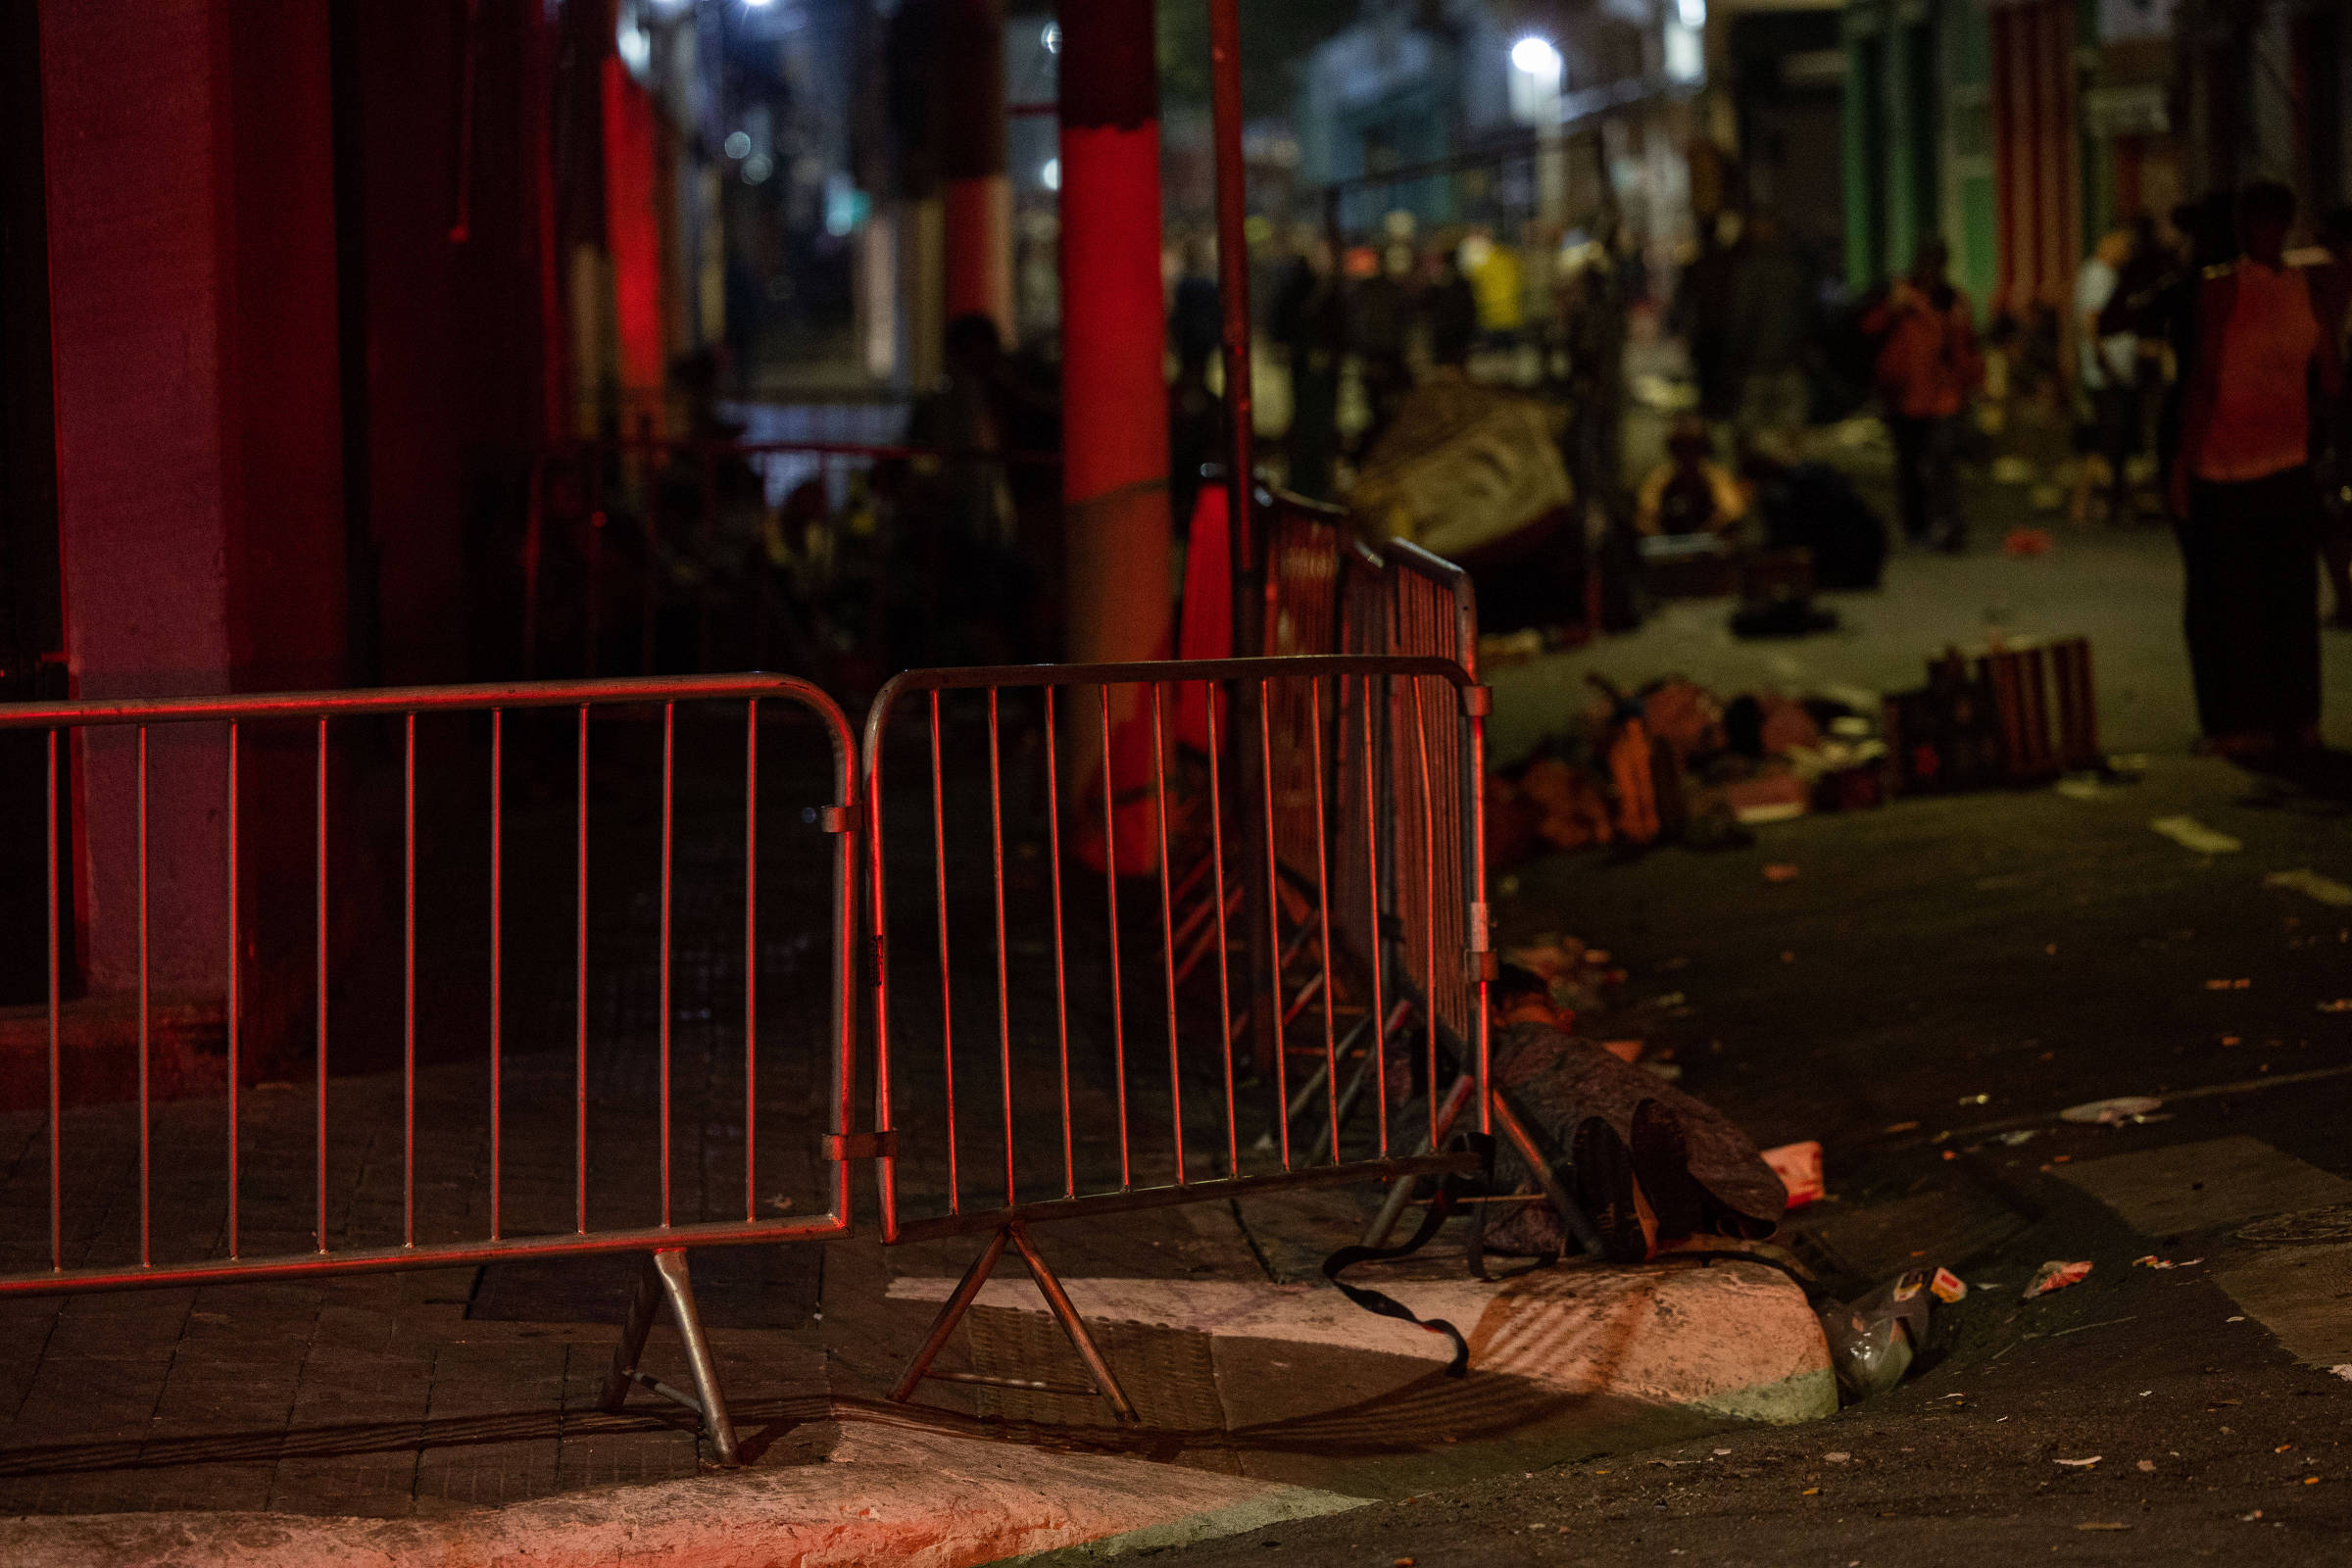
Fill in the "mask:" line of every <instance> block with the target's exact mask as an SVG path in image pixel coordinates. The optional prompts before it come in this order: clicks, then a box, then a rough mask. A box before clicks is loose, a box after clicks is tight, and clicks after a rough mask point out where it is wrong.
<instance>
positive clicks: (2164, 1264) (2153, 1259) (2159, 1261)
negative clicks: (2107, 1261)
mask: <svg viewBox="0 0 2352 1568" xmlns="http://www.w3.org/2000/svg"><path fill="white" fill-rule="evenodd" d="M2204 1261H2205V1260H2204V1259H2203V1258H2201V1257H2190V1258H2182V1259H2180V1260H2179V1261H2175V1260H2174V1259H2172V1258H2169V1257H2158V1256H2157V1255H2156V1254H2155V1253H2154V1252H2150V1253H2148V1254H2147V1256H2145V1257H2135V1258H2133V1259H2132V1260H2131V1266H2132V1267H2133V1268H2194V1267H2195V1266H2196V1265H2197V1264H2199V1263H2202V1262H2204Z"/></svg>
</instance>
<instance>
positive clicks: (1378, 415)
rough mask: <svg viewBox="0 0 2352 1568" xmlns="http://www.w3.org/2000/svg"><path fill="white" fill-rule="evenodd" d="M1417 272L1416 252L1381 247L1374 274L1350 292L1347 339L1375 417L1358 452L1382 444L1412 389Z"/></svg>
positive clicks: (1407, 247) (1401, 247)
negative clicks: (1383, 435) (1410, 358)
mask: <svg viewBox="0 0 2352 1568" xmlns="http://www.w3.org/2000/svg"><path fill="white" fill-rule="evenodd" d="M1412 271H1413V248H1412V247H1411V246H1410V245H1408V244H1405V243H1403V242H1402V241H1392V242H1391V243H1389V244H1387V245H1385V246H1383V247H1382V248H1381V250H1380V253H1379V256H1378V258H1377V260H1376V261H1375V263H1374V265H1373V267H1372V270H1371V271H1370V272H1369V274H1368V275H1366V276H1364V277H1361V278H1359V279H1357V280H1356V283H1355V286H1354V287H1353V288H1352V289H1351V290H1349V291H1348V302H1347V310H1348V341H1349V346H1350V347H1351V348H1353V349H1354V351H1355V356H1356V373H1357V374H1358V375H1359V376H1360V377H1361V378H1362V380H1363V385H1364V401H1365V402H1366V403H1367V404H1369V405H1370V407H1371V415H1372V417H1371V419H1370V421H1369V422H1368V423H1367V424H1366V425H1365V427H1364V430H1363V432H1362V433H1361V435H1360V436H1359V437H1358V438H1357V439H1358V442H1359V445H1358V450H1359V451H1361V450H1365V449H1368V448H1370V447H1371V446H1372V444H1373V443H1374V442H1376V441H1378V440H1379V439H1380V434H1381V432H1382V431H1383V430H1386V429H1387V428H1388V427H1389V425H1390V424H1391V423H1392V422H1393V421H1394V420H1395V419H1396V417H1397V405H1398V404H1400V403H1402V402H1403V401H1404V395H1405V394H1406V393H1407V392H1409V391H1411V390H1412V388H1413V372H1412V368H1411V365H1410V363H1409V362H1408V361H1407V360H1406V358H1405V349H1406V346H1407V345H1408V344H1409V343H1410V342H1411V340H1412V327H1413V295H1412V289H1411V287H1410V282H1409V280H1410V278H1411V276H1412Z"/></svg>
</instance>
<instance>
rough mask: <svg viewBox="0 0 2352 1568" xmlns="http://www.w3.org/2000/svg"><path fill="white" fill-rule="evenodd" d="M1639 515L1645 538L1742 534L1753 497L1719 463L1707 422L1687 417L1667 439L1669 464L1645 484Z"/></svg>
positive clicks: (1655, 470) (1661, 466) (1652, 473)
mask: <svg viewBox="0 0 2352 1568" xmlns="http://www.w3.org/2000/svg"><path fill="white" fill-rule="evenodd" d="M1634 517H1635V521H1636V523H1637V525H1639V526H1640V528H1641V529H1642V532H1643V533H1645V534H1701V533H1711V534H1715V535H1717V536H1718V537H1721V538H1726V539H1728V538H1730V537H1731V536H1732V535H1734V534H1736V533H1737V532H1738V531H1739V529H1740V524H1741V522H1743V521H1744V520H1745V519H1746V517H1747V496H1746V495H1745V493H1744V492H1742V491H1741V490H1740V482H1739V481H1738V480H1736V479H1734V478H1733V477H1732V475H1731V472H1730V470H1729V469H1727V468H1725V467H1724V466H1722V465H1721V464H1719V463H1717V462H1716V461H1715V443H1714V439H1713V438H1712V437H1711V436H1709V435H1708V433H1707V424H1706V421H1705V420H1704V419H1701V418H1699V417H1696V416H1695V415H1685V416H1684V417H1681V418H1679V419H1677V420H1676V421H1675V422H1674V430H1673V433H1672V434H1670V435H1669V436H1667V438H1666V461H1665V462H1664V463H1661V464H1659V465H1658V466H1656V467H1655V468H1652V469H1651V470H1650V472H1649V477H1648V478H1646V479H1644V480H1642V491H1641V494H1640V496H1639V497H1638V498H1637V499H1636V502H1635V513H1634Z"/></svg>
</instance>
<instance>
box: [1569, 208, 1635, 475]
mask: <svg viewBox="0 0 2352 1568" xmlns="http://www.w3.org/2000/svg"><path fill="white" fill-rule="evenodd" d="M1613 233H1614V225H1613V224H1611V223H1609V221H1608V220H1607V219H1605V218H1604V219H1603V232H1602V233H1601V235H1600V236H1598V237H1596V238H1594V239H1593V240H1590V241H1588V242H1587V243H1585V244H1584V245H1581V246H1579V247H1577V248H1576V252H1575V254H1574V256H1573V257H1572V258H1571V259H1570V261H1569V262H1568V264H1567V265H1566V266H1565V267H1564V268H1563V269H1562V271H1561V281H1560V307H1559V317H1560V327H1561V334H1562V339H1563V347H1564V348H1565V349H1566V351H1567V355H1568V403H1569V410H1568V428H1567V431H1566V433H1565V434H1564V435H1563V437H1562V444H1563V446H1564V447H1565V448H1566V451H1565V453H1564V456H1565V458H1566V460H1567V465H1568V476H1569V478H1570V479H1571V480H1573V481H1574V482H1575V484H1576V490H1577V494H1578V495H1579V496H1581V497H1584V498H1586V499H1588V500H1593V501H1599V502H1603V503H1606V502H1608V501H1610V500H1611V499H1612V498H1614V497H1616V496H1617V495H1618V494H1619V493H1620V492H1621V491H1622V490H1623V489H1624V487H1625V476H1624V465H1625V439H1624V430H1625V342H1626V336H1627V322H1626V298H1625V290H1624V278H1623V276H1622V274H1621V273H1620V271H1619V270H1618V266H1617V257H1616V255H1615V253H1614V251H1613V250H1612V249H1611V243H1610V236H1611V235H1613Z"/></svg>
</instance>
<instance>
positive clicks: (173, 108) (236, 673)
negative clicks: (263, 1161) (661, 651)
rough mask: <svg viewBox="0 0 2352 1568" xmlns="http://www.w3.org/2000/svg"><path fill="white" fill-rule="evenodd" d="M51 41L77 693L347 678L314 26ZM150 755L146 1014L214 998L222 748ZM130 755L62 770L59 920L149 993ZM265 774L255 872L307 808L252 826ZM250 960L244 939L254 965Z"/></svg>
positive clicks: (118, 753) (110, 18)
mask: <svg viewBox="0 0 2352 1568" xmlns="http://www.w3.org/2000/svg"><path fill="white" fill-rule="evenodd" d="M40 46H41V115H42V131H43V137H44V158H45V172H46V176H47V183H48V238H49V274H50V280H51V286H50V309H51V319H52V321H53V325H54V334H55V337H54V343H55V364H56V391H57V405H56V412H57V450H58V459H59V463H58V466H59V487H58V528H59V534H60V538H61V547H62V549H61V554H62V557H63V563H64V570H63V578H64V589H65V592H64V600H65V626H66V629H65V644H66V652H67V655H68V657H69V661H70V663H69V667H70V670H71V673H72V677H73V688H74V691H75V693H76V694H77V695H79V696H83V697H131V696H162V695H185V694H200V693H210V692H221V691H229V690H237V689H249V690H250V689H257V688H258V689H267V688H272V687H284V686H303V685H332V684H336V683H338V682H339V681H340V680H341V679H342V677H343V650H344V613H345V606H344V595H343V561H342V550H343V541H342V534H341V523H340V517H341V510H342V496H341V458H340V424H339V413H338V410H339V403H338V389H337V376H336V363H337V361H336V349H335V343H336V323H335V257H334V232H335V225H334V216H333V202H332V187H333V179H332V170H331V154H330V145H331V137H330V133H329V113H328V105H329V92H328V51H327V35H326V10H325V8H324V7H322V6H319V5H316V4H312V3H309V0H233V3H232V0H174V3H168V4H158V3H155V0H43V4H42V6H41V12H40ZM149 754H150V755H149V779H150V786H149V806H148V840H149V855H148V861H147V866H148V879H149V880H148V907H149V911H150V932H149V946H150V969H149V976H150V981H151V984H152V985H153V987H154V988H155V990H156V992H157V993H158V994H159V995H162V994H171V993H177V994H182V995H192V996H195V997H199V998H201V997H219V996H221V994H222V992H223V987H224V981H225V976H226V969H227V957H228V899H229V889H228V887H227V882H226V863H225V859H226V858H225V853H224V852H225V843H224V840H223V837H222V834H223V822H224V817H223V810H222V808H223V804H224V794H223V784H224V772H225V761H226V742H225V736H224V734H223V732H222V731H221V730H220V729H219V728H217V727H205V728H199V729H186V730H158V731H156V732H155V734H154V736H153V737H152V739H151V742H150V747H149ZM136 758H137V741H136V737H135V735H134V734H133V733H132V732H130V731H128V730H110V731H93V732H90V733H89V735H88V737H87V739H86V740H85V741H84V743H83V744H82V745H81V746H80V747H79V748H78V756H77V765H76V769H75V783H76V788H75V794H76V797H77V799H76V808H77V811H76V814H77V817H78V822H79V828H80V834H79V846H80V847H79V852H78V855H77V859H78V864H77V866H76V880H77V883H78V891H79V895H80V896H79V898H78V899H77V900H76V907H77V908H78V909H79V910H80V911H81V919H82V923H83V927H84V930H83V944H82V951H83V953H84V955H85V957H86V962H87V969H88V975H89V979H90V983H91V988H92V989H93V990H94V991H124V990H130V989H133V988H135V987H136V985H137V983H138V978H139V948H138V893H137V890H138V859H137V856H136V853H135V850H136V839H135V827H134V821H135V818H134V808H135V800H136V790H137V783H138V774H137V769H136ZM269 775H270V767H269V766H268V765H267V763H266V762H263V761H262V760H260V759H259V758H258V757H256V756H254V755H253V754H249V761H248V773H247V779H248V783H249V784H250V785H251V786H252V787H253V791H254V793H253V794H252V795H249V797H248V800H247V805H246V812H247V814H246V818H245V819H246V821H247V823H248V824H249V825H253V831H254V834H255V837H254V839H253V840H252V844H253V847H254V848H255V849H256V850H257V851H264V852H266V851H268V850H269V849H270V848H271V847H272V846H279V845H283V844H285V843H288V842H292V841H295V840H299V839H300V838H302V837H304V836H306V835H307V833H308V829H309V818H308V815H307V812H306V813H304V814H302V815H301V817H300V818H299V820H296V819H295V818H294V817H293V815H292V813H291V812H277V811H271V810H269V809H267V806H268V803H269V801H270V796H271V793H272V791H271V784H270V777H269ZM270 863H271V856H270V854H268V853H258V854H249V855H248V857H247V859H246V869H247V872H248V881H247V884H246V886H245V887H244V888H242V889H240V890H239V897H240V898H241V899H242V900H243V901H244V903H245V906H246V907H247V908H248V909H249V910H251V909H253V908H254V907H257V905H259V904H261V903H263V902H265V901H264V900H263V899H262V897H261V895H262V893H263V890H264V883H263V882H262V881H261V880H257V879H259V878H264V877H266V876H268V875H269V874H270V873H269V869H268V868H269V866H270ZM267 902H270V903H271V904H274V903H275V902H276V901H274V900H270V901H267ZM305 924H306V927H307V920H306V922H305ZM306 934H307V933H306ZM261 955H262V947H261V945H259V939H258V937H257V938H256V941H255V943H252V944H249V945H248V948H247V951H246V957H247V959H248V961H249V963H250V962H253V961H258V960H259V958H260V956H261ZM305 1000H306V1003H307V993H306V994H305Z"/></svg>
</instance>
